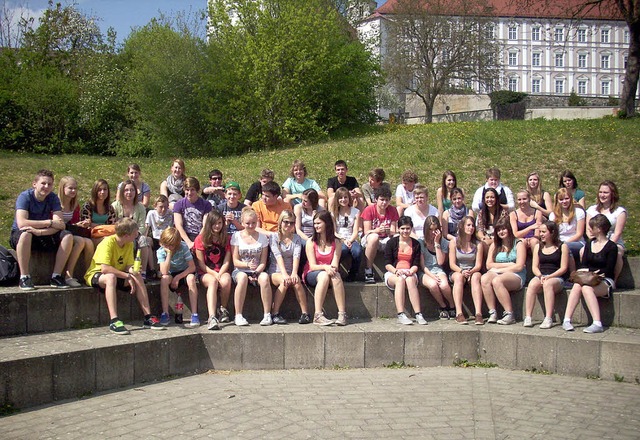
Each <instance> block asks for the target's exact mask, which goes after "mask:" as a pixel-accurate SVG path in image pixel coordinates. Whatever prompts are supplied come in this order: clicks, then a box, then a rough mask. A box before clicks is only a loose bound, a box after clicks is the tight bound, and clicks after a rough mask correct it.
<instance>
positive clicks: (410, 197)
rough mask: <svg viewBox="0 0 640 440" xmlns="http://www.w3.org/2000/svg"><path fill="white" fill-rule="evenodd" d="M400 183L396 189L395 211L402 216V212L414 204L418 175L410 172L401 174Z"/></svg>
mask: <svg viewBox="0 0 640 440" xmlns="http://www.w3.org/2000/svg"><path fill="white" fill-rule="evenodd" d="M401 178H402V183H401V184H400V185H398V187H397V188H396V210H397V211H398V215H402V214H403V213H404V210H405V209H407V208H408V207H409V206H411V205H413V204H414V203H415V200H414V193H413V192H414V190H415V187H416V184H417V183H418V175H417V174H416V173H414V172H413V171H411V170H407V171H405V172H404V173H402V177H401Z"/></svg>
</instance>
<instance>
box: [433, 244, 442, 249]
mask: <svg viewBox="0 0 640 440" xmlns="http://www.w3.org/2000/svg"><path fill="white" fill-rule="evenodd" d="M434 247H435V248H436V249H440V248H441V247H442V246H440V245H439V244H436V245H435V246H434Z"/></svg>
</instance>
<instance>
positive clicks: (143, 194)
mask: <svg viewBox="0 0 640 440" xmlns="http://www.w3.org/2000/svg"><path fill="white" fill-rule="evenodd" d="M141 175H142V170H141V169H140V165H138V164H137V163H132V164H129V167H128V168H127V176H126V177H125V179H124V180H131V181H133V183H135V184H136V189H137V190H138V202H140V203H142V204H143V205H144V207H145V208H148V207H149V199H150V197H151V187H150V186H149V185H148V184H147V182H144V181H143V180H142V178H141ZM123 183H124V181H122V182H120V183H119V184H118V190H119V189H120V187H121V186H122V184H123Z"/></svg>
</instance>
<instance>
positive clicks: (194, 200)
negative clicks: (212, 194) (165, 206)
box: [173, 177, 213, 249]
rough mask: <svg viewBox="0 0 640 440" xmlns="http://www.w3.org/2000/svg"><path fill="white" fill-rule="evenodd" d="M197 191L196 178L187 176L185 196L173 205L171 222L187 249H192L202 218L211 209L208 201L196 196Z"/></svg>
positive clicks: (197, 183) (200, 228)
mask: <svg viewBox="0 0 640 440" xmlns="http://www.w3.org/2000/svg"><path fill="white" fill-rule="evenodd" d="M199 192H200V182H198V179H196V178H195V177H187V178H186V179H185V181H184V193H185V197H184V198H182V199H180V200H178V201H177V202H176V204H175V205H174V207H173V224H174V225H175V227H176V229H177V230H178V232H180V236H181V237H182V239H183V240H184V242H185V243H187V246H189V249H193V242H194V240H195V239H196V237H197V236H198V234H199V233H200V231H201V230H202V225H203V224H204V219H205V217H206V215H207V214H208V213H209V211H211V210H212V209H213V208H212V207H211V204H210V203H209V202H207V201H206V200H204V199H203V198H202V197H200V196H198V193H199Z"/></svg>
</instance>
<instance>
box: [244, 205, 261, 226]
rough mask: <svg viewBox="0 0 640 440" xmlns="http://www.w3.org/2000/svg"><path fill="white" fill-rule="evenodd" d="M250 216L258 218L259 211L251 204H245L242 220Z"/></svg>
mask: <svg viewBox="0 0 640 440" xmlns="http://www.w3.org/2000/svg"><path fill="white" fill-rule="evenodd" d="M250 217H253V218H255V219H257V218H258V213H257V212H256V211H255V209H253V208H252V207H251V206H245V207H244V208H242V214H240V221H241V222H244V221H245V220H247V219H248V218H250Z"/></svg>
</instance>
